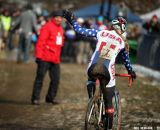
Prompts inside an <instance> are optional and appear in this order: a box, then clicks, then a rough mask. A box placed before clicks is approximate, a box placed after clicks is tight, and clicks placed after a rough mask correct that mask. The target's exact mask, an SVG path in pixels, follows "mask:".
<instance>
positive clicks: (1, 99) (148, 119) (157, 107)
mask: <svg viewBox="0 0 160 130" xmlns="http://www.w3.org/2000/svg"><path fill="white" fill-rule="evenodd" d="M123 69H124V68H123V67H122V66H121V65H118V66H117V72H119V73H122V72H123V73H124V71H122V70H123ZM85 70H86V65H77V64H73V63H62V64H61V81H60V86H59V91H58V94H57V98H56V99H57V100H58V101H59V102H60V104H58V105H51V104H47V103H45V100H44V99H45V95H46V93H47V89H48V84H49V78H48V75H46V77H45V81H44V84H43V89H42V93H41V104H40V105H38V106H35V105H31V101H30V100H31V93H32V89H33V82H34V78H35V73H36V64H35V63H34V62H32V63H29V64H17V63H15V62H13V61H0V130H84V115H85V111H86V106H87V102H88V97H87V91H86V88H85V84H86V79H87V77H86V74H85ZM127 84H128V80H127V79H126V78H117V88H118V89H119V91H120V94H121V102H122V124H121V129H122V130H141V129H142V128H146V129H147V130H160V102H159V99H160V94H159V93H160V84H158V83H157V82H156V81H154V80H153V79H151V78H146V77H140V76H139V75H138V76H137V79H136V80H135V82H134V83H133V85H132V87H131V88H128V87H127ZM151 128H152V129H151Z"/></svg>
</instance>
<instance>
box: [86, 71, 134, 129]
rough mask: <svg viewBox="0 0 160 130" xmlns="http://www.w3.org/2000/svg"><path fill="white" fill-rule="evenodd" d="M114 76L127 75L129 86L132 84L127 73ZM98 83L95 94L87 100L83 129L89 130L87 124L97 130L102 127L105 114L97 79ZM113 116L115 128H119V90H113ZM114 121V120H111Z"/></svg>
mask: <svg viewBox="0 0 160 130" xmlns="http://www.w3.org/2000/svg"><path fill="white" fill-rule="evenodd" d="M115 76H119V77H128V78H129V82H128V86H129V87H130V86H131V84H132V78H131V75H129V74H115ZM96 83H97V85H98V87H99V88H98V89H99V91H98V92H97V94H95V95H94V96H93V97H92V98H91V99H90V101H89V103H88V107H87V111H86V117H85V130H90V129H89V126H90V125H91V126H93V127H94V128H95V129H97V130H99V129H101V128H104V127H105V126H104V121H105V118H103V117H102V116H103V115H105V105H104V99H103V93H102V90H101V87H100V86H99V85H100V84H99V81H96ZM114 118H115V120H114V121H116V122H117V123H116V125H115V126H116V127H114V128H116V130H120V122H121V103H120V97H119V92H118V91H117V90H115V113H114ZM113 123H114V122H113Z"/></svg>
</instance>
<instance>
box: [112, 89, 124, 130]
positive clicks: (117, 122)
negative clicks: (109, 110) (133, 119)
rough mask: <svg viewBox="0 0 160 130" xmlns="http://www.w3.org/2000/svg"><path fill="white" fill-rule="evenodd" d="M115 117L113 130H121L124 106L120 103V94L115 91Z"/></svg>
mask: <svg viewBox="0 0 160 130" xmlns="http://www.w3.org/2000/svg"><path fill="white" fill-rule="evenodd" d="M113 106H114V110H115V112H114V116H113V130H120V124H121V118H122V106H121V101H120V95H119V92H118V91H117V90H116V91H115V96H114V98H113Z"/></svg>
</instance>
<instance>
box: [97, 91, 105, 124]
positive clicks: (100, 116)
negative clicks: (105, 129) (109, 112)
mask: <svg viewBox="0 0 160 130" xmlns="http://www.w3.org/2000/svg"><path fill="white" fill-rule="evenodd" d="M99 103H100V104H99V117H98V124H100V123H102V115H105V111H104V110H105V107H104V100H103V94H102V93H101V95H100V101H99Z"/></svg>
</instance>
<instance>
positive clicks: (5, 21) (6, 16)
mask: <svg viewBox="0 0 160 130" xmlns="http://www.w3.org/2000/svg"><path fill="white" fill-rule="evenodd" d="M0 19H1V23H2V26H3V30H4V32H3V42H4V43H5V44H7V38H8V34H9V30H10V27H11V16H10V13H9V11H8V9H4V10H3V12H2V15H1V18H0Z"/></svg>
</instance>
